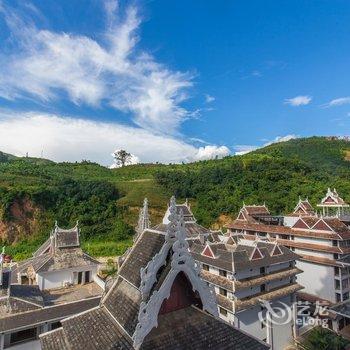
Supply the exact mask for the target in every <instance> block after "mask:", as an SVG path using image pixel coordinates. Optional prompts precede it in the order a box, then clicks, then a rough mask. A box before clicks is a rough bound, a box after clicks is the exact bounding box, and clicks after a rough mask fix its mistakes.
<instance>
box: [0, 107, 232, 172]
mask: <svg viewBox="0 0 350 350" xmlns="http://www.w3.org/2000/svg"><path fill="white" fill-rule="evenodd" d="M115 149H126V150H127V151H128V152H131V153H132V154H133V155H134V156H135V157H137V158H138V159H139V160H140V161H141V162H155V161H159V162H163V163H180V162H191V161H198V160H204V159H213V158H216V157H219V158H221V157H223V156H226V155H229V154H230V150H229V149H228V148H227V147H225V146H215V145H210V146H205V147H195V146H193V145H191V144H189V143H186V142H185V141H182V140H179V139H176V138H174V137H171V136H166V135H159V134H154V133H152V132H150V131H149V130H146V129H141V128H137V127H131V126H125V125H122V124H119V123H105V122H96V121H91V120H87V119H85V118H70V117H62V116H60V115H53V114H45V113H41V112H27V113H25V112H10V111H7V110H0V150H2V151H4V152H8V153H12V154H15V155H20V156H24V155H25V154H26V153H27V152H28V153H29V155H31V156H36V157H39V156H40V155H41V152H42V151H43V154H44V157H46V158H49V159H52V160H55V161H80V160H82V159H89V160H91V161H95V162H98V163H100V164H103V165H110V164H111V163H112V157H111V155H110V154H111V152H113V150H115Z"/></svg>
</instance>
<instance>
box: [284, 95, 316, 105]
mask: <svg viewBox="0 0 350 350" xmlns="http://www.w3.org/2000/svg"><path fill="white" fill-rule="evenodd" d="M311 100H312V97H311V96H307V95H305V96H296V97H293V98H287V99H285V100H284V103H285V104H287V105H290V106H293V107H298V106H305V105H308V104H309V103H310V102H311Z"/></svg>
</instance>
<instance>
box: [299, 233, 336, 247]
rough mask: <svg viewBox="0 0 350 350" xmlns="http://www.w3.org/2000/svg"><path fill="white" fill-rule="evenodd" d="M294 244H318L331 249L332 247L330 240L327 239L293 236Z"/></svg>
mask: <svg viewBox="0 0 350 350" xmlns="http://www.w3.org/2000/svg"><path fill="white" fill-rule="evenodd" d="M294 242H302V243H312V244H319V245H324V246H327V247H332V246H333V244H332V241H331V240H329V239H328V240H326V239H320V238H310V237H299V236H294Z"/></svg>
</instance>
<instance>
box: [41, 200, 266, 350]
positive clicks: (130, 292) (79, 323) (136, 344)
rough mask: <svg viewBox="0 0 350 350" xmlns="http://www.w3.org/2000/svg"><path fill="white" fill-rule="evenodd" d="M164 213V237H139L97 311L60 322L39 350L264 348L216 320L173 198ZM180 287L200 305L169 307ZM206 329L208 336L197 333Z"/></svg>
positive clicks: (210, 295) (43, 338)
mask: <svg viewBox="0 0 350 350" xmlns="http://www.w3.org/2000/svg"><path fill="white" fill-rule="evenodd" d="M169 213H170V214H169V223H168V225H167V230H166V232H161V231H156V230H153V229H146V230H144V231H143V232H142V233H141V235H140V237H139V238H138V239H137V241H136V242H135V244H134V246H133V247H132V248H131V250H130V253H129V254H128V256H127V257H126V259H125V262H124V263H123V265H122V267H121V269H120V271H119V275H118V277H117V279H116V280H115V282H114V283H113V285H112V287H110V289H109V291H108V292H107V294H106V295H105V296H104V298H103V299H102V302H101V304H100V306H99V307H98V308H95V309H93V310H90V311H88V312H84V313H82V314H79V315H76V316H73V317H70V318H68V319H66V320H63V321H62V326H63V327H62V328H61V329H60V330H59V331H56V332H54V333H52V332H51V333H47V334H44V335H43V336H41V344H42V349H43V350H56V349H58V346H60V349H61V350H68V349H75V350H86V349H89V350H90V349H91V350H98V349H101V350H102V349H103V350H112V349H117V348H118V349H119V348H123V349H167V350H168V349H170V350H171V349H174V350H175V349H180V348H186V347H187V346H188V345H189V344H193V348H194V349H198V350H199V349H202V348H205V347H206V346H207V344H208V343H212V344H215V348H216V349H228V348H230V349H238V348H241V347H242V346H243V347H246V348H249V349H257V350H258V349H259V350H260V349H261V350H262V349H267V348H268V347H267V346H266V345H265V344H264V343H261V342H259V341H257V340H255V339H254V338H252V337H250V336H248V335H246V334H244V333H241V332H239V331H238V330H236V329H234V328H233V327H231V326H229V325H227V324H226V323H224V322H223V321H221V320H219V319H218V311H217V304H216V299H215V292H214V290H213V289H212V288H210V287H209V286H208V285H207V283H206V282H205V281H203V280H202V279H201V278H200V270H199V266H198V265H197V264H196V263H195V261H194V259H193V257H192V256H191V254H190V252H189V246H188V241H187V240H186V230H185V219H184V215H183V212H182V210H180V211H178V210H177V207H176V202H175V198H174V197H173V198H172V199H171V201H170V206H169ZM179 281H182V282H184V281H185V282H186V283H188V286H189V287H190V289H189V290H188V292H189V293H193V296H195V298H196V300H198V301H200V302H199V303H197V302H196V303H195V304H187V302H188V300H187V301H186V303H185V304H184V305H181V307H179V305H177V304H176V305H177V306H176V305H175V306H176V307H175V306H174V304H173V303H174V301H175V300H178V299H177V297H175V295H178V294H174V293H178V292H179V291H181V289H180V290H179V289H178V288H180V286H182V284H181V283H182V282H181V283H180V284H178V282H179ZM181 288H182V287H181ZM185 294H186V293H185ZM186 295H187V294H186ZM174 297H175V299H174ZM169 305H170V306H169ZM198 307H199V308H201V309H202V310H201V309H199V308H198ZM204 310H206V311H207V313H206V312H204ZM209 324H210V327H209V328H210V332H205V334H204V333H203V332H202V331H199V330H201V329H207V328H208V325H209ZM165 325H167V327H170V328H169V329H168V331H166V327H165ZM164 327H165V328H164ZM178 327H180V328H181V329H182V331H180V329H178ZM175 329H176V330H177V329H178V330H177V331H176V332H175V331H174V330H175ZM242 334H244V336H243V338H242ZM233 335H235V336H233ZM57 337H60V338H64V340H60V341H59V340H57V339H56V338H57ZM219 338H220V339H227V342H224V343H222V342H221V340H220V339H219ZM50 344H59V345H57V347H52V346H51V345H50Z"/></svg>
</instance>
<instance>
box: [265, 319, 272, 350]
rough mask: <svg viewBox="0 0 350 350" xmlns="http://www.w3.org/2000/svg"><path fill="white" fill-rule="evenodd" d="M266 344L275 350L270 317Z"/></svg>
mask: <svg viewBox="0 0 350 350" xmlns="http://www.w3.org/2000/svg"><path fill="white" fill-rule="evenodd" d="M266 342H267V344H269V345H271V349H273V334H272V322H271V320H269V319H268V317H266Z"/></svg>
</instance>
